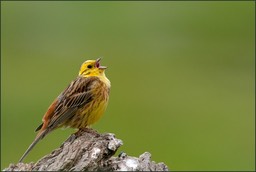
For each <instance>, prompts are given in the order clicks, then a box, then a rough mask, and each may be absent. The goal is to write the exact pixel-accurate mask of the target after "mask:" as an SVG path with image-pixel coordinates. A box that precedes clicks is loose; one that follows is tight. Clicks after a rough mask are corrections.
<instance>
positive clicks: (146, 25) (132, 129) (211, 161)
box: [1, 1, 255, 170]
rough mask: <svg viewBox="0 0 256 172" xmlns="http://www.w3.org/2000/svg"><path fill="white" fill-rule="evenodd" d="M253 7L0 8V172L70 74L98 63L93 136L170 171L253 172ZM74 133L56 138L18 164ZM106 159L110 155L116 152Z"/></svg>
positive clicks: (49, 5)
mask: <svg viewBox="0 0 256 172" xmlns="http://www.w3.org/2000/svg"><path fill="white" fill-rule="evenodd" d="M254 5H255V2H186V1H184V2H66V1H64V2H1V166H2V167H1V169H3V168H5V167H7V166H8V165H9V163H17V161H18V160H19V158H20V157H21V155H22V154H23V153H24V151H25V150H26V149H27V147H28V146H29V144H30V143H31V142H32V141H33V139H34V137H35V135H36V134H35V133H34V129H35V128H36V127H37V126H38V125H39V124H40V123H41V119H42V116H43V114H44V112H45V111H46V110H47V108H48V106H49V105H50V103H51V102H52V101H53V100H54V99H55V97H56V96H58V94H59V93H60V92H61V91H62V90H63V89H64V88H65V87H66V86H67V85H68V84H69V82H70V81H71V80H73V79H74V78H75V77H76V76H77V74H78V70H79V67H80V65H81V64H82V63H83V62H84V61H85V60H88V59H96V58H98V57H103V60H102V65H106V66H108V67H109V68H108V69H107V71H106V75H107V76H108V78H109V79H110V81H111V83H112V88H111V95H110V102H109V106H108V109H107V111H106V113H105V115H104V116H103V118H102V119H101V120H100V121H99V122H98V123H97V124H95V125H93V128H94V129H97V130H98V131H99V132H111V133H115V134H116V137H118V138H120V139H122V140H123V142H124V145H123V146H122V147H121V148H120V149H119V152H120V151H124V152H126V153H127V154H128V155H130V156H139V155H140V154H142V153H143V152H145V151H149V152H150V153H151V154H152V160H154V161H156V162H164V163H166V164H167V165H168V167H169V169H171V170H254V169H255V164H254V161H255V153H254V152H255V136H254V135H255V131H254V129H255V106H254V103H255V98H254V95H255V89H254V87H255V80H254V77H255V73H254V71H255V59H254V57H255V32H254V30H255V17H254V14H255V9H254ZM72 132H74V130H72V129H66V130H62V129H58V130H56V131H54V132H53V133H51V134H50V135H48V136H47V137H46V138H44V139H43V140H42V141H41V142H40V143H39V144H38V145H37V146H36V147H35V148H34V149H33V151H32V152H31V153H30V154H29V155H28V157H27V158H26V159H25V162H30V161H34V162H36V161H37V160H38V159H39V158H40V157H42V156H44V155H46V154H48V153H50V152H51V151H52V150H53V149H55V148H57V147H58V146H60V145H61V143H62V142H63V141H65V139H66V138H67V137H68V136H69V135H70V133H72ZM119 152H117V153H119Z"/></svg>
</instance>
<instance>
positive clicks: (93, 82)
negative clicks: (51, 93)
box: [19, 58, 110, 162]
mask: <svg viewBox="0 0 256 172" xmlns="http://www.w3.org/2000/svg"><path fill="white" fill-rule="evenodd" d="M106 68H107V67H105V66H100V58H99V59H97V60H87V61H85V62H84V63H83V64H82V66H81V68H80V71H79V75H78V77H77V78H76V79H75V80H74V81H72V82H71V83H70V84H69V86H68V87H67V88H66V89H65V90H64V91H63V92H62V93H61V94H60V95H59V96H58V97H57V98H56V99H55V100H54V101H53V103H52V104H51V105H50V107H49V108H48V110H47V111H46V113H45V114H44V116H43V120H42V121H43V123H42V124H41V125H40V126H39V127H38V128H37V129H36V131H39V133H38V134H37V136H36V138H35V140H34V141H33V142H32V144H31V145H30V146H29V148H28V149H27V150H26V152H25V153H24V154H23V156H22V157H21V159H20V160H19V162H21V161H22V160H23V159H24V158H25V157H26V156H27V154H28V153H29V152H30V151H31V150H32V148H33V147H34V146H35V145H36V144H37V142H38V141H39V140H41V139H43V138H44V136H46V135H47V134H48V133H50V132H51V131H53V130H54V129H56V128H59V127H64V126H67V127H71V128H78V129H83V128H86V127H87V126H89V125H91V124H93V123H95V122H96V121H98V120H99V119H100V117H101V116H102V114H103V113H104V111H105V109H106V107H107V104H108V99H109V91H110V81H109V80H108V78H107V77H106V76H105V73H104V71H105V69H106Z"/></svg>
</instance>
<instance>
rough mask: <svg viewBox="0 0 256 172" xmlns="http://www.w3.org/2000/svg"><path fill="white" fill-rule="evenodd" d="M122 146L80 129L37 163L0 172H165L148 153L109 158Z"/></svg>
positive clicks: (109, 137)
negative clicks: (137, 155)
mask: <svg viewBox="0 0 256 172" xmlns="http://www.w3.org/2000/svg"><path fill="white" fill-rule="evenodd" d="M122 144H123V143H122V141H121V140H120V139H117V138H115V135H114V134H111V133H105V134H100V133H98V132H97V131H95V130H93V129H86V130H80V131H79V132H77V133H74V134H72V135H71V136H70V137H69V138H68V139H67V140H66V141H65V142H64V143H63V144H62V145H61V146H60V147H59V148H57V149H55V150H54V151H52V152H51V153H50V154H49V155H46V156H44V157H43V158H41V159H40V160H39V161H38V162H36V163H32V162H31V163H28V164H25V163H18V164H10V165H9V167H8V168H5V169H4V170H3V171H168V167H167V166H166V165H165V164H164V163H155V162H154V161H151V159H150V158H151V155H150V153H148V152H145V153H143V154H142V155H140V156H139V157H138V158H137V157H131V156H128V155H126V153H121V154H119V155H118V157H113V155H114V154H115V152H116V151H117V149H118V148H119V147H120V146H121V145H122Z"/></svg>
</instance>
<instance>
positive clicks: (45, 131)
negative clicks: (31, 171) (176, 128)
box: [19, 129, 49, 162]
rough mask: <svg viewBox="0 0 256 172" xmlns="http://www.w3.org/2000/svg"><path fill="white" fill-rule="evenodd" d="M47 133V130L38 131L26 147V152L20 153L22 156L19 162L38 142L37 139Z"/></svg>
mask: <svg viewBox="0 0 256 172" xmlns="http://www.w3.org/2000/svg"><path fill="white" fill-rule="evenodd" d="M47 133H49V130H47V129H46V130H43V131H40V132H39V133H38V134H37V136H36V138H35V140H34V141H33V142H32V143H31V145H30V146H29V147H28V149H27V150H26V152H25V153H24V154H23V155H22V157H21V158H20V160H19V162H22V161H23V159H24V158H25V157H26V156H27V155H28V153H29V152H30V151H31V150H32V149H33V148H34V146H35V145H36V144H37V143H38V142H39V140H41V139H42V138H44V136H45V135H46V134H47Z"/></svg>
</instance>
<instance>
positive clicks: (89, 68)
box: [79, 58, 107, 77]
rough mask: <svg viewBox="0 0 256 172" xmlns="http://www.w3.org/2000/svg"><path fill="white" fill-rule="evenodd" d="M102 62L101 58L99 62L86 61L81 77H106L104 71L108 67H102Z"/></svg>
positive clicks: (82, 67)
mask: <svg viewBox="0 0 256 172" xmlns="http://www.w3.org/2000/svg"><path fill="white" fill-rule="evenodd" d="M100 60H101V58H98V59H97V60H86V61H85V62H84V63H83V64H82V66H81V68H80V71H79V75H82V76H86V77H87V76H100V75H104V71H105V69H107V67H106V66H101V65H100Z"/></svg>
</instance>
